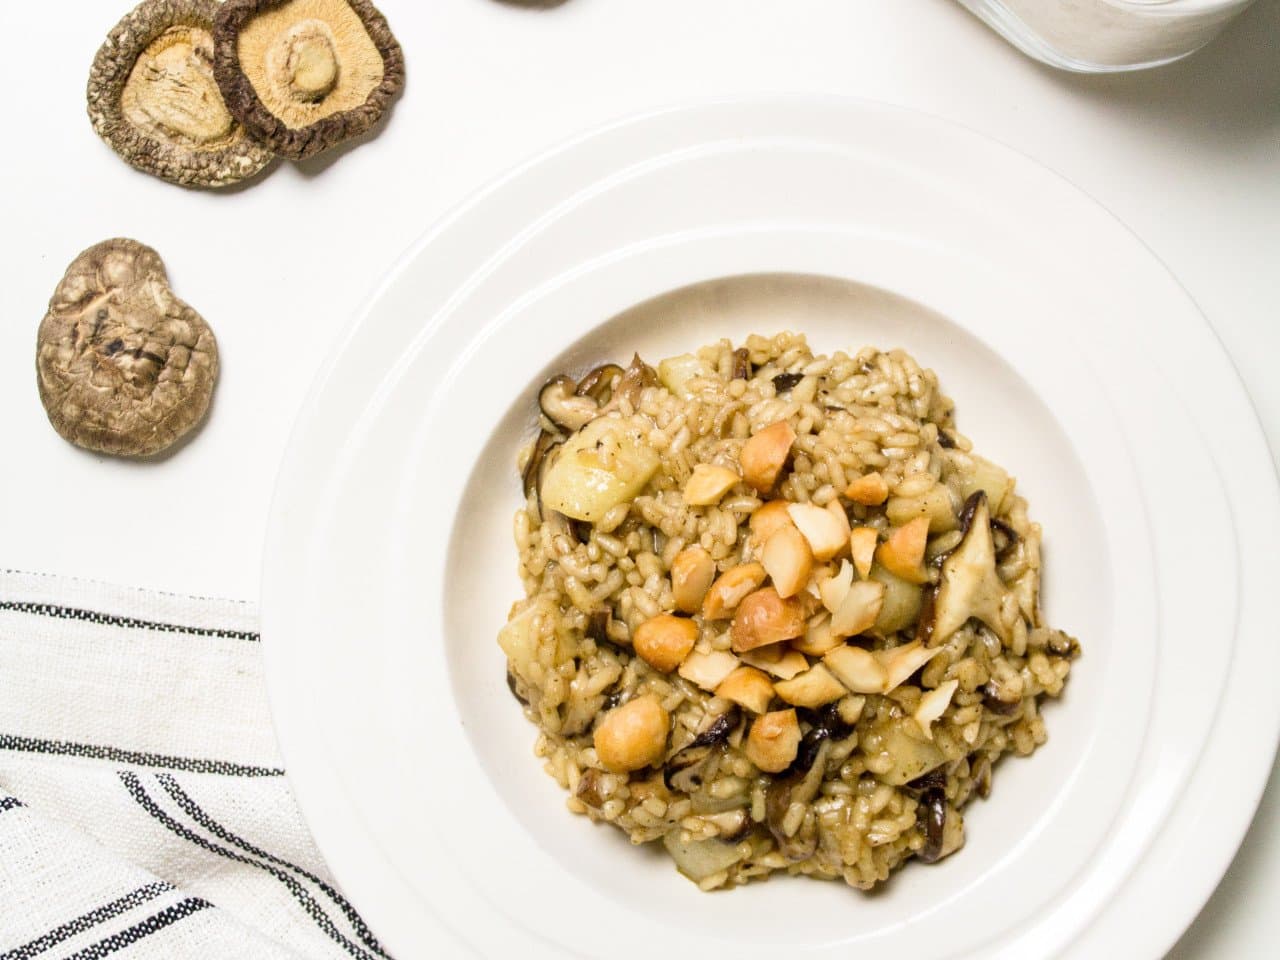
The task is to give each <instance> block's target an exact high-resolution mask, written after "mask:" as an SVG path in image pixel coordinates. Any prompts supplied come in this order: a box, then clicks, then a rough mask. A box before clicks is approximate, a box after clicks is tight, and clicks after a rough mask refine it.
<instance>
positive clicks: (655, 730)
mask: <svg viewBox="0 0 1280 960" xmlns="http://www.w3.org/2000/svg"><path fill="white" fill-rule="evenodd" d="M670 727H671V718H670V716H669V715H668V714H667V711H666V710H665V709H663V706H662V704H661V703H660V702H659V701H658V698H657V697H655V696H654V695H653V694H646V695H645V696H643V697H637V698H636V699H634V700H629V701H628V702H626V703H624V704H623V705H622V706H620V707H615V708H614V709H612V710H610V711H609V712H608V713H607V714H605V716H604V719H603V720H601V721H600V725H599V726H597V727H596V732H595V736H594V741H595V748H596V756H597V757H598V758H599V760H600V763H601V764H602V765H603V766H604V768H605V769H606V770H609V771H611V772H613V773H630V772H631V771H632V770H642V769H644V768H645V767H648V766H651V765H652V764H655V763H657V762H658V761H659V760H661V759H662V755H663V753H665V752H666V749H667V733H668V732H669V730H670Z"/></svg>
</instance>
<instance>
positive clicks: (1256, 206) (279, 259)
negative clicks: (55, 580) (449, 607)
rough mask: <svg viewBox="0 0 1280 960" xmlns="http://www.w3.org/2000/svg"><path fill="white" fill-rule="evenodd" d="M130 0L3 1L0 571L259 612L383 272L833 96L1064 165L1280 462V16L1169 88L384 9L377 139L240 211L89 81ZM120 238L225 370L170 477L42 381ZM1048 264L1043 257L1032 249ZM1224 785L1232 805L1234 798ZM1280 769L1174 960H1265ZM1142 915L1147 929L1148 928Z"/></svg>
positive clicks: (850, 19) (727, 1)
mask: <svg viewBox="0 0 1280 960" xmlns="http://www.w3.org/2000/svg"><path fill="white" fill-rule="evenodd" d="M130 3H131V0H118V2H116V3H104V2H102V0H63V2H60V3H58V4H48V3H32V4H22V5H15V6H14V7H13V8H12V9H10V10H8V11H7V13H6V18H5V19H6V27H7V32H8V35H9V36H10V37H11V38H14V37H17V38H25V39H22V40H21V41H20V42H16V43H11V44H10V45H9V46H8V48H7V50H6V52H5V56H4V57H3V58H0V78H3V80H4V85H3V89H5V90H8V91H9V92H10V95H9V96H8V97H7V98H6V103H7V108H6V109H7V113H6V126H5V131H4V133H3V135H2V137H0V139H2V140H3V144H4V149H3V150H0V184H3V208H2V209H0V224H2V225H3V231H2V232H0V250H2V252H3V257H2V259H0V264H3V280H4V282H3V283H2V284H0V317H2V318H3V322H0V411H2V412H0V422H2V423H3V425H4V439H5V443H4V449H3V453H2V454H0V566H3V567H16V568H19V569H25V570H34V571H44V572H51V573H60V574H73V575H78V576H84V577H91V578H97V579H104V580H111V581H116V582H121V583H132V584H137V585H147V586H154V587H159V588H162V589H169V590H176V591H185V592H191V593H199V594H205V595H209V594H214V595H225V596H230V597H246V598H252V597H256V596H257V593H258V578H259V571H260V554H261V550H262V538H263V532H264V529H265V524H266V518H267V512H268V508H269V505H270V499H271V491H272V482H273V478H274V475H275V472H276V467H277V465H278V463H279V459H280V455H281V452H282V451H283V449H284V446H285V443H286V440H287V438H288V435H289V429H290V425H291V423H292V421H293V419H294V416H295V414H296V412H297V410H298V408H299V405H300V404H301V403H302V401H303V398H304V396H305V394H306V391H307V388H308V385H309V383H310V380H311V377H312V375H313V373H314V371H315V370H316V368H317V366H318V364H319V362H320V360H321V358H322V357H323V356H324V355H325V353H326V352H327V351H328V349H329V347H330V346H331V345H332V343H333V342H334V339H335V338H336V337H337V336H338V335H339V333H340V331H341V330H342V329H343V327H344V326H345V325H346V324H347V323H348V321H349V320H350V319H351V317H352V315H353V314H354V313H355V311H356V310H357V309H358V308H359V306H360V305H361V303H362V302H363V301H364V300H365V298H366V297H367V296H368V295H369V294H370V292H371V291H372V290H373V289H374V288H375V286H376V285H377V283H378V282H379V279H380V277H381V276H382V274H383V273H384V272H385V271H386V270H387V268H388V267H389V265H390V264H391V263H392V262H393V261H394V260H395V258H396V257H398V256H399V254H400V253H401V252H402V251H403V250H404V249H405V248H406V247H407V246H408V245H409V244H410V242H411V241H412V240H413V239H414V238H415V237H416V236H417V235H418V234H420V233H421V232H422V231H423V230H424V229H425V228H426V227H427V226H428V225H429V224H430V223H431V222H432V221H433V220H435V219H436V218H437V217H438V216H440V215H441V214H442V213H443V212H445V211H446V210H448V209H449V208H450V207H452V206H453V205H455V204H457V203H458V202H459V201H461V200H462V199H463V198H464V197H466V196H467V195H468V194H469V193H471V192H472V191H474V190H475V189H476V188H477V187H479V186H481V185H482V184H484V183H485V182H486V181H488V180H489V179H491V178H493V177H494V176H496V175H497V174H499V173H501V172H502V171H503V170H504V169H505V168H507V167H509V166H511V165H512V164H513V163H515V162H517V161H519V160H522V159H524V158H526V157H528V156H529V155H531V154H533V153H535V152H537V151H539V150H541V149H542V148H545V147H548V146H550V145H552V144H554V143H555V142H557V141H559V140H561V139H563V138H565V137H567V136H569V135H572V134H574V133H577V132H579V131H581V130H583V129H585V128H588V127H591V126H593V125H596V124H599V123H601V122H603V121H606V120H609V119H613V118H616V117H619V116H622V115H625V114H628V113H631V112H634V111H637V110H640V109H644V108H648V107H654V106H660V105H665V104H671V103H676V102H679V101H681V100H685V99H689V98H694V97H703V98H705V97H711V96H717V95H730V94H746V93H754V92H771V91H786V92H821V93H841V94H849V95H856V96H862V97H869V98H874V99H879V100H885V101H888V102H891V103H896V104H901V105H905V106H910V107H914V108H917V109H920V110H924V111H926V112H929V113H933V114H936V115H938V116H941V117H945V118H948V119H951V120H954V121H958V122H960V123H962V124H965V125H968V126H970V127H972V128H974V129H976V130H978V131H981V132H983V133H986V134H988V135H990V136H992V137H994V138H996V139H998V140H1001V141H1003V142H1004V143H1006V144H1009V145H1011V146H1013V147H1015V148H1016V149H1019V150H1021V151H1023V152H1025V153H1026V154H1028V155H1029V156H1031V157H1033V158H1035V159H1036V160H1039V161H1040V162H1041V163H1044V164H1046V165H1048V166H1049V167H1051V168H1053V169H1054V170H1056V171H1058V172H1059V173H1061V174H1063V175H1064V176H1066V177H1067V178H1068V179H1070V180H1072V181H1073V182H1075V183H1076V184H1078V185H1079V186H1081V187H1082V188H1084V189H1085V190H1086V191H1087V192H1089V193H1090V194H1092V195H1093V196H1094V197H1096V198H1097V199H1098V200H1099V201H1101V202H1102V203H1103V204H1104V205H1105V206H1107V207H1108V208H1109V209H1111V210H1112V211H1113V212H1114V213H1115V214H1116V215H1117V216H1119V217H1120V218H1121V219H1122V220H1123V221H1125V222H1126V223H1127V224H1128V225H1129V226H1130V227H1131V228H1132V229H1133V230H1134V231H1135V232H1136V233H1137V234H1138V236H1140V237H1141V238H1142V239H1143V240H1144V241H1145V242H1146V243H1147V244H1148V245H1149V246H1150V247H1151V249H1152V250H1153V251H1154V252H1155V254H1156V255H1157V256H1159V257H1160V258H1161V259H1162V260H1163V261H1164V262H1165V263H1166V264H1168V266H1169V268H1170V269H1171V270H1172V271H1173V273H1174V274H1175V275H1177V276H1178V277H1179V278H1180V279H1181V281H1182V283H1183V284H1184V285H1185V286H1186V288H1187V290H1188V291H1189V292H1190V294H1191V295H1192V297H1194V298H1195V300H1196V301H1197V302H1198V303H1199V305H1200V306H1201V308H1202V309H1203V311H1204V313H1205V315H1206V316H1207V317H1208V318H1209V321H1210V323H1211V324H1212V325H1213V326H1214V328H1215V330H1216V331H1217V333H1218V335H1219V336H1220V337H1221V339H1222V341H1223V343H1224V344H1225V346H1226V348H1227V350H1228V351H1229V353H1230V354H1231V356H1232V358H1233V359H1234V361H1235V363H1236V365H1237V367H1238V368H1239V370H1240V373H1241V376H1242V377H1243V378H1244V380H1245V382H1246V384H1247V385H1248V387H1249V390H1250V392H1251V393H1252V395H1253V398H1254V402H1255V404H1256V406H1257V409H1258V413H1259V416H1260V417H1261V420H1262V424H1263V427H1264V429H1265V430H1266V433H1267V436H1268V439H1269V441H1270V442H1271V444H1272V449H1273V450H1275V449H1280V447H1278V446H1277V444H1278V443H1280V379H1276V378H1273V377H1272V376H1270V372H1271V369H1272V366H1273V363H1274V361H1273V357H1274V356H1275V354H1276V352H1277V351H1280V324H1277V323H1276V315H1277V310H1278V309H1280V71H1277V69H1276V59H1275V44H1276V42H1277V39H1276V38H1277V36H1280V0H1258V2H1257V3H1256V4H1255V6H1253V7H1252V8H1251V9H1250V10H1248V11H1247V12H1246V13H1245V14H1244V15H1243V16H1242V17H1241V19H1240V20H1238V21H1237V22H1236V23H1235V24H1234V25H1233V26H1232V27H1230V28H1229V29H1228V31H1227V32H1226V33H1225V34H1224V35H1223V36H1221V37H1220V38H1219V39H1218V40H1217V41H1215V42H1214V43H1213V44H1212V45H1211V46H1210V47H1208V48H1207V49H1206V50H1204V51H1202V52H1201V53H1200V54H1198V55H1196V56H1194V57H1192V58H1191V59H1189V60H1187V61H1185V62H1183V63H1180V64H1176V65H1174V66H1172V67H1168V68H1165V69H1163V70H1159V71H1155V72H1151V73H1145V74H1132V75H1120V76H1112V77H1080V76H1073V75H1067V74H1062V73H1058V72H1055V71H1053V70H1050V69H1049V68H1046V67H1042V66H1040V65H1038V64H1036V63H1033V62H1031V61H1029V60H1027V59H1026V58H1024V57H1023V56H1022V55H1020V54H1018V53H1017V52H1015V51H1014V50H1013V49H1012V48H1010V47H1008V46H1007V45H1006V44H1005V43H1004V42H1003V41H1002V40H1000V39H999V38H997V37H996V36H995V35H994V34H992V33H991V32H990V31H989V30H987V28H986V27H984V26H983V25H982V24H980V23H979V22H978V21H977V20H975V19H974V18H972V17H971V16H969V15H968V14H967V13H966V12H965V11H964V10H962V9H961V8H960V7H959V6H958V5H956V4H954V3H952V2H950V0H789V2H786V3H783V2H779V0H698V2H696V3H693V2H689V0H567V2H564V3H562V4H560V5H556V6H550V7H546V8H542V9H539V8H536V7H534V8H527V7H526V8H522V7H520V6H518V5H507V4H504V3H499V2H495V0H430V2H423V0H380V6H381V8H382V10H383V11H384V12H385V13H386V15H387V17H388V19H389V21H390V22H391V24H392V26H393V28H394V29H395V30H396V32H397V34H398V36H399V37H400V40H401V42H402V43H403V45H404V48H405V55H406V60H407V66H408V77H409V79H408V86H407V89H406V92H405V95H404V96H403V98H402V99H401V100H400V102H399V103H398V104H397V106H396V108H395V110H394V113H393V116H392V120H391V122H390V124H389V125H388V126H387V127H386V128H385V129H384V130H383V131H382V133H381V134H380V135H379V136H378V137H377V138H376V139H374V140H372V141H371V142H368V143H366V144H364V145H361V146H359V147H358V148H356V149H353V150H348V151H339V152H338V155H337V156H336V157H327V156H326V157H321V158H318V159H315V160H312V161H308V162H306V163H304V164H300V165H297V166H294V165H287V164H286V165H282V166H281V167H279V168H278V169H276V170H274V171H273V172H271V173H270V174H269V175H268V176H267V177H265V178H264V179H262V180H260V181H258V182H256V183H255V184H254V185H252V186H250V187H248V188H244V189H239V190H234V191H231V192H228V193H224V194H214V193H209V192H197V191H190V190H183V189H180V188H177V187H173V186H170V185H168V184H165V183H162V182H160V181H158V180H154V179H152V178H149V177H147V176H144V175H141V174H138V173H135V172H134V171H133V170H131V169H130V168H129V167H128V166H126V165H125V164H124V163H123V162H122V161H119V160H117V159H116V158H115V156H114V155H113V154H112V153H111V152H110V150H109V149H108V148H107V147H106V146H105V145H103V144H102V143H101V142H100V141H99V140H98V138H97V137H96V136H95V135H94V133H93V131H92V129H91V128H90V126H89V123H88V120H87V119H86V117H85V112H84V98H83V89H84V82H85V79H86V77H87V74H88V68H89V63H90V61H91V60H92V57H93V54H94V51H95V50H96V49H97V46H98V44H99V43H100V42H101V40H102V38H103V36H104V35H105V34H106V32H107V30H109V29H110V27H111V26H112V25H113V23H114V22H115V19H116V18H117V17H118V16H119V15H120V14H123V13H124V12H125V10H126V9H127V8H128V6H129V5H130ZM112 236H131V237H134V238H136V239H139V240H142V241H144V242H146V243H149V244H151V245H153V246H155V247H156V248H157V249H158V250H159V251H160V252H161V254H162V256H163V257H164V258H165V260H166V262H167V264H168V267H169V273H170V277H171V279H172V281H173V284H174V287H175V290H176V292H177V293H178V295H179V296H181V297H182V298H184V299H186V300H187V301H188V302H190V303H191V304H192V305H193V306H195V307H196V309H197V310H199V311H200V312H201V313H202V314H203V315H204V316H205V317H206V318H207V319H208V320H209V322H210V324H211V325H212V326H213V328H214V330H215V332H216V334H217V337H218V341H219V345H220V349H221V358H222V376H221V379H220V382H219V385H218V390H217V393H216V395H215V398H214V406H213V410H212V415H211V417H210V419H209V421H208V423H207V424H206V425H205V426H204V428H203V429H202V430H201V431H200V433H199V434H198V435H197V436H196V437H195V439H194V440H193V441H192V442H191V443H189V444H187V445H186V446H184V447H183V448H182V449H180V450H179V451H178V452H177V453H176V454H175V455H173V456H171V457H169V458H167V459H165V460H164V461H162V462H159V463H148V464H135V463H126V462H121V461H116V460H111V459H109V458H103V457H98V456H95V455H91V454H87V453H84V452H82V451H80V450H77V449H75V448H73V447H71V446H69V445H68V444H66V443H65V442H64V441H63V440H61V439H60V438H59V437H58V436H57V435H56V434H55V433H54V432H53V430H52V429H51V428H50V427H49V425H48V422H47V421H46V419H45V416H44V413H43V410H42V409H41V407H40V402H39V398H38V397H37V394H36V389H35V382H34V372H33V367H34V343H35V331H36V326H37V324H38V323H39V321H40V317H41V315H42V313H43V311H44V307H45V304H46V302H47V300H48V297H49V295H50V293H51V292H52V290H53V287H54V285H55V284H56V283H57V281H58V279H59V277H60V276H61V274H62V271H63V269H64V267H65V266H66V264H67V263H68V262H69V261H70V260H71V259H72V258H73V257H74V256H75V255H76V254H77V253H78V252H79V251H80V250H81V249H83V248H84V247H87V246H89V245H90V244H92V243H95V242H97V241H98V240H102V239H106V238H108V237H112ZM1029 242H1034V238H1029ZM1226 788H1227V789H1229V787H1226ZM1278 896H1280V775H1277V773H1276V771H1273V775H1272V779H1271V786H1270V790H1269V792H1268V795H1267V797H1266V798H1265V800H1264V803H1263V806H1262V808H1261V810H1260V812H1259V815H1258V818H1257V819H1256V821H1255V823H1254V825H1253V828H1252V830H1251V831H1250V833H1249V835H1248V837H1247V838H1246V839H1245V841H1244V845H1243V847H1242V849H1241V852H1240V854H1239V855H1238V856H1237V858H1236V860H1235V862H1234V864H1233V865H1232V867H1231V870H1230V872H1229V873H1228V875H1227V877H1226V879H1225V880H1224V881H1223V884H1222V886H1221V887H1220V888H1219V890H1218V892H1217V894H1215V896H1214V898H1213V899H1212V900H1211V901H1210V903H1209V905H1208V906H1207V907H1206V909H1205V911H1204V912H1203V914H1202V915H1201V916H1200V918H1199V919H1198V920H1197V921H1196V922H1195V924H1194V925H1193V926H1192V927H1191V929H1190V931H1189V932H1188V933H1187V934H1186V936H1184V937H1183V939H1182V941H1181V942H1180V943H1179V945H1178V947H1177V948H1176V949H1175V950H1174V951H1173V954H1172V956H1175V957H1178V958H1181V960H1189V958H1209V957H1214V958H1219V957H1252V956H1263V955H1267V956H1270V955H1273V954H1274V945H1275V943H1276V941H1277V939H1278V938H1280V912H1278V911H1276V910H1275V906H1274V905H1275V903H1276V900H1277V897H1278ZM1135 922H1141V918H1135Z"/></svg>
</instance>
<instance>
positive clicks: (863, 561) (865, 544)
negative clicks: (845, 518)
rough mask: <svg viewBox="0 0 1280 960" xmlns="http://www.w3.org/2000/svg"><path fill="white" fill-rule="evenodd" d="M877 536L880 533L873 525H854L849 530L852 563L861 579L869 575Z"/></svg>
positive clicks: (878, 536)
mask: <svg viewBox="0 0 1280 960" xmlns="http://www.w3.org/2000/svg"><path fill="white" fill-rule="evenodd" d="M879 538H880V534H879V533H877V532H876V528H875V527H854V528H853V530H851V531H850V532H849V551H850V553H851V554H852V555H853V565H854V567H855V568H856V569H857V571H858V576H860V577H861V578H862V579H863V580H865V579H867V577H869V576H870V575H871V564H872V563H873V562H874V560H875V555H876V543H877V541H878V540H879Z"/></svg>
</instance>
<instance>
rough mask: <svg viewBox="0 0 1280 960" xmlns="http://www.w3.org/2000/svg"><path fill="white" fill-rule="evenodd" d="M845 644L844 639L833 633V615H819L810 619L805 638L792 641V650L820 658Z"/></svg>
mask: <svg viewBox="0 0 1280 960" xmlns="http://www.w3.org/2000/svg"><path fill="white" fill-rule="evenodd" d="M843 643H844V638H843V637H837V636H836V635H835V634H834V633H832V632H831V614H829V613H819V614H816V615H815V616H813V617H810V618H809V623H808V626H806V627H805V631H804V636H803V637H796V639H794V640H792V641H791V648H792V649H793V650H798V651H800V653H804V654H808V655H809V656H811V657H820V656H822V655H823V654H824V653H826V652H827V651H828V650H834V649H835V648H836V647H838V646H840V645H841V644H843Z"/></svg>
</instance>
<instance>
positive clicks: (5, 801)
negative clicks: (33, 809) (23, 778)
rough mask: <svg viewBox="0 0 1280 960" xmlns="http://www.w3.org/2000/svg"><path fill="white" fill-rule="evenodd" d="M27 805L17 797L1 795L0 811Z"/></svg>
mask: <svg viewBox="0 0 1280 960" xmlns="http://www.w3.org/2000/svg"><path fill="white" fill-rule="evenodd" d="M21 806H25V804H23V802H22V801H21V800H19V799H18V798H17V797H0V813H4V812H5V811H6V810H12V809H13V808H14V807H21Z"/></svg>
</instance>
